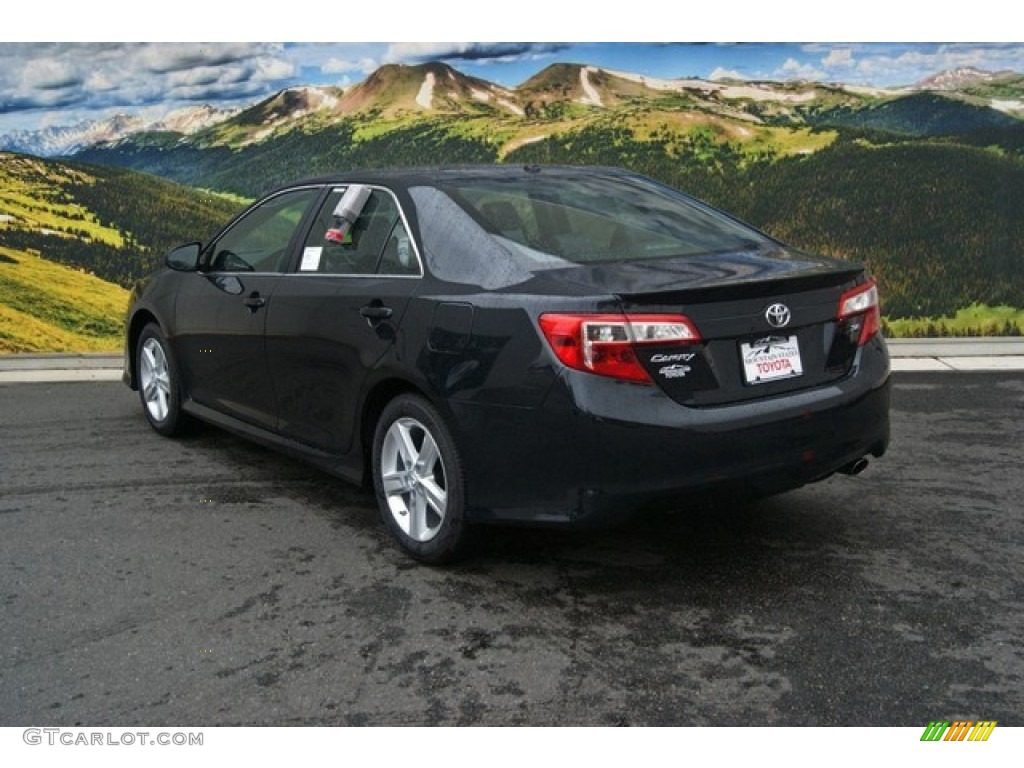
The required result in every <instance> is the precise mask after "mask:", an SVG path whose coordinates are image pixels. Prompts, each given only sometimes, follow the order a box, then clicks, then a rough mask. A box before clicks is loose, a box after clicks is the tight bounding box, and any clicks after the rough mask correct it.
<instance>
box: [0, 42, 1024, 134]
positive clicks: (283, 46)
mask: <svg viewBox="0 0 1024 768" xmlns="http://www.w3.org/2000/svg"><path fill="white" fill-rule="evenodd" d="M431 60H443V61H446V62H448V63H450V64H452V65H453V66H455V67H456V68H457V69H460V70H462V71H463V72H466V73H468V74H472V75H476V76H478V77H482V78H485V79H487V80H492V81H494V82H498V83H501V84H503V85H506V86H515V85H517V84H519V83H521V82H522V81H523V80H525V79H527V78H528V77H530V76H531V75H532V74H534V73H535V72H537V71H539V70H540V69H542V68H543V67H545V66H547V65H548V64H551V63H553V62H556V61H571V62H580V63H587V64H594V65H597V66H602V67H607V68H610V69H621V70H627V71H632V72H639V73H643V74H646V75H651V76H656V77H667V78H672V77H684V76H698V77H706V78H722V77H741V78H749V79H766V80H791V79H813V80H823V81H829V82H842V83H855V84H865V85H877V86H893V85H905V84H910V83H914V82H916V81H918V80H921V79H922V78H924V77H927V76H928V75H931V74H934V73H935V72H938V71H941V70H944V69H951V68H954V67H962V66H973V67H977V68H980V69H987V70H1007V69H1009V70H1015V71H1018V72H1024V44H1019V43H993V44H986V43H946V44H942V43H852V44H844V43H805V44H795V43H752V44H722V43H711V44H693V43H685V44H655V43H500V42H488V43H0V134H2V133H7V132H10V131H12V130H21V129H30V130H31V129H38V128H41V127H46V126H52V125H68V124H73V123H75V122H78V121H80V120H83V119H96V118H102V117H107V116H110V115H112V114H115V113H118V112H124V113H141V114H144V115H147V116H151V117H154V118H155V117H159V116H160V115H162V114H163V113H165V112H167V111H169V110H171V109H174V108H178V107H182V106H188V105H197V104H213V105H221V106H233V105H238V104H246V103H251V102H253V101H256V100H258V99H260V98H262V97H265V96H267V95H269V94H271V93H273V92H275V91H277V90H280V89H282V88H286V87H289V86H293V85H312V84H331V85H342V86H345V85H351V84H353V83H356V82H358V81H360V80H362V79H363V78H364V77H365V76H366V75H367V74H369V73H370V72H372V71H373V70H374V69H376V68H377V67H379V66H380V65H382V64H386V63H403V64H417V63H421V62H424V61H431Z"/></svg>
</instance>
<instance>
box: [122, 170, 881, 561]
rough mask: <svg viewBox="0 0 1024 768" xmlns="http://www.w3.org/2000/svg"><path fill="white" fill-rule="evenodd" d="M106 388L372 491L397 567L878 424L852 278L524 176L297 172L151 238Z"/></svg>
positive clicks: (678, 492) (597, 188)
mask: <svg viewBox="0 0 1024 768" xmlns="http://www.w3.org/2000/svg"><path fill="white" fill-rule="evenodd" d="M126 329H127V334H126V346H125V373H124V379H125V382H126V383H127V384H129V386H131V387H132V388H133V389H138V391H139V393H140V395H141V400H142V405H143V408H144V412H145V415H146V418H147V419H148V420H149V422H150V424H151V425H152V426H153V428H154V429H156V430H157V431H158V432H160V433H162V434H165V435H172V434H174V433H175V432H177V431H178V430H179V429H180V428H181V427H182V426H183V422H184V420H186V419H187V418H188V417H196V418H199V419H202V420H204V421H208V422H212V423H213V424H216V425H219V426H222V427H224V428H227V429H230V430H233V431H235V432H238V433H240V434H242V435H245V436H247V437H250V438H253V439H256V440H259V441H261V442H263V443H265V444H270V445H273V446H277V447H279V448H282V449H284V450H286V451H288V452H289V453H292V454H295V455H298V456H301V457H303V458H306V459H308V460H311V461H313V462H315V463H316V464H318V465H320V466H322V467H324V468H325V469H327V470H328V471H330V472H333V473H335V474H338V475H340V476H342V477H345V478H348V479H350V480H353V481H356V482H363V483H367V484H370V483H372V485H373V487H374V489H375V491H376V495H377V500H378V502H379V504H380V510H381V517H382V518H383V520H384V523H385V524H386V525H387V527H388V528H389V529H390V531H391V533H392V534H393V535H394V537H395V539H397V541H398V542H399V544H400V545H401V546H402V547H403V548H404V549H405V550H406V551H407V552H409V553H410V554H411V555H412V556H414V557H416V558H418V559H420V560H423V561H427V562H443V561H445V560H449V559H451V558H452V557H454V556H456V555H457V554H458V553H459V552H460V550H462V549H463V548H464V544H465V541H466V538H467V533H468V531H469V529H470V528H471V527H472V525H473V524H475V523H488V522H504V523H513V522H514V523H529V524H541V523H546V524H562V525H593V524H598V523H607V522H610V521H615V520H621V519H624V518H625V517H627V516H628V515H630V514H631V513H633V512H635V511H637V510H640V509H644V508H649V507H667V506H668V505H674V507H678V508H681V509H684V510H685V507H686V502H687V499H688V498H690V497H691V496H692V494H693V493H694V492H697V491H707V490H712V491H716V490H718V489H726V490H729V491H730V492H731V491H742V492H750V493H753V494H767V493H776V492H779V491H784V490H787V489H792V488H796V487H798V486H800V485H802V484H805V483H808V482H813V481H816V480H821V479H823V478H826V477H828V476H829V475H831V474H833V473H834V472H837V471H839V472H847V473H856V472H859V471H861V470H862V469H863V468H864V466H865V465H866V463H867V461H866V456H867V455H868V454H871V455H874V456H881V455H882V454H883V453H884V452H885V450H886V446H887V443H888V440H889V359H888V355H887V352H886V347H885V343H884V341H883V340H882V338H881V335H880V333H879V305H878V292H877V290H876V288H875V284H874V282H873V281H872V280H871V279H869V278H868V277H866V276H865V274H864V271H863V268H862V267H861V266H860V265H858V264H854V263H850V262H844V261H833V260H828V259H824V258H820V257H817V256H812V255H809V254H806V253H802V252H799V251H796V250H794V249H791V248H787V247H786V246H784V245H783V244H781V243H779V242H777V241H776V240H773V239H772V238H770V237H768V236H766V235H764V234H762V233H760V232H758V231H756V230H754V229H751V228H750V227H748V226H746V225H744V224H742V223H740V222H738V221H736V220H735V219H733V218H731V217H729V216H728V215H726V214H724V213H721V212H720V211H717V210H715V209H713V208H710V207H709V206H707V205H704V204H702V203H700V202H698V201H696V200H694V199H693V198H691V197H688V196H686V195H684V194H681V193H680V192H677V191H675V190H673V189H670V188H667V187H665V186H662V185H660V184H658V183H656V182H654V181H652V180H650V179H647V178H644V177H642V176H638V175H635V174H632V173H627V172H625V171H620V170H614V169H591V168H588V169H585V168H553V167H537V166H528V167H525V168H518V167H500V166H499V167H478V168H458V169H443V170H438V169H429V170H427V169H424V170H405V171H378V172H352V173H348V174H339V175H337V176H331V177H326V178H319V179H312V180H308V181H303V182H298V183H295V184H291V185H288V186H287V187H284V188H282V189H279V190H277V191H275V192H273V193H272V194H270V195H268V196H267V197H265V198H263V199H262V200H260V201H259V202H257V203H255V204H254V205H252V206H250V207H249V208H248V209H247V210H246V211H244V212H243V213H242V214H241V215H239V216H238V217H237V218H235V219H234V220H233V221H232V222H230V223H229V224H228V225H227V226H226V227H225V228H224V229H223V230H222V231H221V232H220V233H218V234H217V235H216V236H215V237H214V238H213V239H212V240H211V241H210V242H209V243H207V244H205V245H201V244H199V243H192V244H189V245H185V246H182V247H180V248H178V249H176V250H175V251H172V252H171V253H170V254H168V256H167V258H166V268H165V269H162V270H161V271H160V272H158V273H156V274H155V275H153V276H152V277H151V278H150V279H148V280H147V281H146V282H145V283H144V284H143V285H142V286H141V287H140V289H138V290H137V291H136V295H135V296H134V300H133V302H132V304H131V307H130V308H129V311H128V318H127V325H126Z"/></svg>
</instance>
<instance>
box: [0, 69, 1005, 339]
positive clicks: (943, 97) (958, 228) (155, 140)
mask: <svg viewBox="0 0 1024 768" xmlns="http://www.w3.org/2000/svg"><path fill="white" fill-rule="evenodd" d="M0 149H6V150H8V151H7V152H5V153H0V290H2V296H0V311H2V312H3V313H5V314H3V315H0V351H3V350H7V351H17V350H24V349H37V348H46V347H47V346H49V347H55V346H62V345H63V347H65V348H71V347H73V346H74V345H75V344H79V345H81V344H82V343H83V342H81V340H78V341H75V339H74V338H70V337H69V340H67V341H66V342H58V341H54V340H52V339H56V338H58V336H59V334H58V335H53V334H51V336H50V337H47V336H46V334H44V333H43V331H42V330H40V329H38V328H37V330H36V331H35V332H33V333H28V332H26V333H21V334H20V335H19V333H16V332H14V331H12V328H16V327H18V323H19V322H22V321H23V322H24V323H26V324H27V323H28V322H29V320H30V319H31V320H32V322H37V323H43V324H46V325H49V326H53V327H56V328H58V330H61V331H62V332H65V331H66V332H71V331H75V329H76V327H77V326H76V325H75V324H76V323H85V324H86V326H87V327H92V326H88V323H89V322H92V321H87V320H79V319H76V318H73V317H69V316H63V315H60V314H59V313H55V312H49V314H47V313H46V312H43V311H42V310H40V309H38V308H39V307H41V306H43V305H44V304H46V303H47V302H50V301H53V300H54V299H52V297H51V298H46V297H45V296H44V295H43V294H42V293H40V291H39V290H38V289H36V288H33V287H32V286H31V284H30V283H31V280H32V279H35V278H30V277H29V276H28V271H27V270H28V267H27V266H26V265H35V266H38V262H37V261H31V260H32V259H40V258H41V259H43V260H48V261H49V262H52V263H55V264H59V265H63V267H62V268H68V269H73V270H78V271H79V273H80V274H81V273H88V275H87V276H89V277H90V278H91V279H97V280H100V281H106V283H112V284H115V285H119V286H122V287H128V286H130V285H131V283H132V282H133V281H134V280H136V279H137V278H138V277H140V276H141V275H142V274H144V273H145V272H146V271H147V270H149V269H151V268H152V267H153V265H154V264H156V263H157V261H158V259H159V256H160V253H161V252H162V251H163V250H165V249H167V248H169V247H170V246H172V245H173V244H174V243H175V242H176V241H182V240H185V239H188V238H191V237H193V236H194V235H195V234H196V233H199V234H200V235H205V234H207V233H209V232H210V231H211V229H212V228H213V227H215V225H216V224H217V223H218V222H219V221H222V220H224V219H225V217H227V216H228V215H230V213H231V212H232V211H233V210H237V209H238V208H239V207H240V206H241V205H242V204H243V202H244V201H245V200H246V199H249V198H253V197H256V196H258V195H260V194H262V193H263V192H265V191H267V190H268V189H270V188H272V187H274V186H275V185H278V184H280V183H283V182H286V181H290V180H293V179H296V178H301V177H305V176H312V175H316V174H320V173H323V172H327V171H331V170H338V169H345V168H356V167H386V166H405V165H417V166H422V165H442V164H443V165H450V164H460V163H555V164H597V165H613V166H621V167H625V168H630V169H634V170H636V171H639V172H641V173H644V174H647V175H649V176H652V177H654V178H656V179H659V180H661V181H663V182H665V183H667V184H670V185H672V186H674V187H677V188H679V189H682V190H684V191H686V192H689V193H691V194H693V195H695V196H697V197H699V198H702V199H704V200H706V201H708V202H710V203H712V204H713V205H717V206H719V207H721V208H723V209H725V210H727V211H729V212H732V213H734V214H735V215H737V216H739V217H740V218H743V219H745V220H747V221H749V222H751V223H752V224H754V225H755V226H758V227H760V228H762V229H763V230H765V231H767V232H769V233H770V234H772V235H775V236H777V237H779V238H780V239H782V240H784V241H786V242H788V243H790V244H792V245H795V246H797V247H800V248H805V249H808V250H812V251H817V252H820V253H823V254H827V255H831V256H836V257H839V258H846V259H856V260H860V261H864V262H866V263H867V264H868V265H869V267H870V269H871V271H872V273H873V274H874V275H875V276H876V277H877V278H878V280H879V283H880V285H881V287H882V291H883V303H884V310H885V314H886V320H887V323H888V328H889V330H890V332H895V333H903V334H930V335H941V334H947V333H972V334H979V335H989V334H1020V332H1021V330H1020V329H1021V326H1022V325H1024V313H1022V312H1021V311H1020V310H1021V308H1022V307H1024V258H1022V253H1021V248H1022V246H1021V243H1024V76H1021V75H1019V74H1016V73H1014V72H1009V71H1002V72H987V71H982V70H979V69H972V68H962V69H957V70H950V71H946V72H941V73H937V74H935V75H932V76H929V77H927V78H925V79H924V80H922V81H921V82H918V83H917V84H915V85H911V86H906V87H900V88H868V87H861V86H844V85H839V84H834V83H832V84H829V83H823V82H816V81H810V80H802V81H787V82H778V81H769V80H763V81H759V80H746V79H736V78H732V79H730V78H719V79H716V80H710V79H698V78H685V79H659V78H654V77H647V76H643V75H638V74H634V73H631V72H625V71H619V70H615V69H609V68H605V67H598V66H593V65H588V64H578V63H556V64H552V65H550V66H547V67H545V68H543V69H541V70H540V71H538V72H536V74H534V75H532V76H531V77H529V78H528V79H526V80H525V81H524V82H522V83H521V84H520V85H518V86H516V87H506V86H503V85H500V84H497V83H494V82H489V81H488V80H485V79H481V78H479V77H475V76H470V75H467V74H464V73H463V72H460V71H459V70H458V69H456V68H454V67H453V66H451V65H449V64H446V63H440V62H426V63H423V64H418V65H399V64H390V65H385V66H382V67H380V68H378V69H376V70H374V71H373V72H372V73H371V74H369V75H368V76H367V77H366V78H365V79H364V80H362V81H361V82H359V83H356V84H354V85H350V86H347V87H344V88H343V87H337V86H325V85H315V86H306V87H291V88H287V89H284V90H281V91H280V92H277V93H275V94H273V95H272V96H270V97H269V98H265V99H263V100H260V101H256V102H254V103H251V104H249V105H247V106H242V107H237V108H233V109H225V110H222V109H216V108H213V107H209V106H206V107H205V108H202V109H200V108H196V110H194V111H192V112H179V113H178V114H176V115H175V116H174V119H168V118H163V119H160V120H153V121H150V122H146V121H145V120H143V119H142V118H140V117H138V116H132V115H130V114H124V115H119V116H117V117H116V118H113V119H111V120H110V121H109V123H108V124H102V125H101V124H90V125H83V126H79V127H78V128H77V129H76V130H65V131H64V132H63V133H61V131H55V130H53V129H49V130H42V131H37V132H32V131H20V132H18V133H17V134H16V135H13V134H11V135H8V136H4V137H0ZM26 152H27V153H30V154H46V155H51V156H52V155H61V156H60V157H59V158H58V157H49V158H46V159H43V158H34V157H29V156H28V155H26V154H25V153H26ZM39 274H40V275H42V273H39ZM12 275H15V276H14V277H12ZM18 275H20V277H19V276H18ZM39 279H41V280H42V279H46V280H49V279H50V278H44V277H42V276H40V277H39ZM75 290H78V289H75ZM81 290H85V289H84V288H81ZM33 291H34V292H33ZM30 297H32V298H31V299H30ZM119 300H120V299H119ZM115 303H116V302H115ZM34 308H35V309H34ZM15 310H17V311H18V312H21V313H22V314H23V315H25V317H24V318H22V319H21V320H18V319H17V318H15V319H14V320H12V319H11V318H12V317H14V316H13V315H12V314H11V313H12V312H13V311H15ZM958 311H959V312H960V313H961V316H960V319H959V320H952V319H949V320H940V319H938V318H941V317H942V316H949V317H951V316H953V315H954V314H955V313H957V312H958ZM115 315H116V313H115ZM30 316H31V317H30ZM915 318H916V320H915ZM104 322H106V323H107V325H102V323H101V324H100V325H101V326H102V328H103V333H104V334H106V335H105V336H103V338H107V339H110V338H113V337H114V336H116V333H115V332H114V331H113V330H111V329H112V327H113V326H111V325H110V323H114V324H116V322H119V318H117V317H113V318H107V319H106V320H105V321H104ZM86 326H83V327H86ZM96 327H100V326H96ZM75 332H77V331H75ZM79 335H81V334H79ZM101 335H102V334H101ZM51 337H52V338H51ZM33 338H34V339H35V341H32V339H33ZM97 338H98V337H97ZM45 339H51V340H49V341H47V340H45ZM90 343H93V342H90ZM97 343H99V342H97ZM111 343H112V342H111ZM93 346H95V344H93Z"/></svg>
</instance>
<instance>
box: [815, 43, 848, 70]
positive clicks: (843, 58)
mask: <svg viewBox="0 0 1024 768" xmlns="http://www.w3.org/2000/svg"><path fill="white" fill-rule="evenodd" d="M821 63H822V66H825V67H828V68H830V69H832V68H836V67H852V66H853V64H854V60H853V49H852V48H834V49H833V50H831V51H829V52H828V55H827V56H826V57H825V58H823V59H822V60H821Z"/></svg>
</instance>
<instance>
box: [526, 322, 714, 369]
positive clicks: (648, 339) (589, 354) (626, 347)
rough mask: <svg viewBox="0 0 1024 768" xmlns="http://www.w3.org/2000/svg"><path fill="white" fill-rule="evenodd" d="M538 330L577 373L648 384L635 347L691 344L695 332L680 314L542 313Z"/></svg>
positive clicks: (696, 340)
mask: <svg viewBox="0 0 1024 768" xmlns="http://www.w3.org/2000/svg"><path fill="white" fill-rule="evenodd" d="M540 328H541V330H542V331H543V332H544V336H545V338H546V339H547V340H548V343H549V344H550V345H551V349H553V350H554V352H555V354H556V355H557V356H558V359H559V360H561V361H562V362H563V363H565V364H566V365H567V366H569V367H570V368H575V369H576V370H578V371H587V372H588V373H596V374H598V375H599V376H610V377H612V378H614V379H624V380H626V381H640V382H650V381H651V377H650V376H649V375H648V374H647V371H646V370H644V367H643V366H642V365H641V364H640V361H639V360H638V359H637V356H636V349H635V347H636V346H638V345H648V344H649V345H657V346H666V345H669V346H670V345H675V344H695V343H697V342H698V341H700V334H699V333H697V329H696V328H694V326H693V323H692V322H690V321H689V320H688V319H687V318H685V317H683V316H682V315H611V314H609V315H583V314H579V315H578V314H571V315H570V314H546V315H541V316H540Z"/></svg>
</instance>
